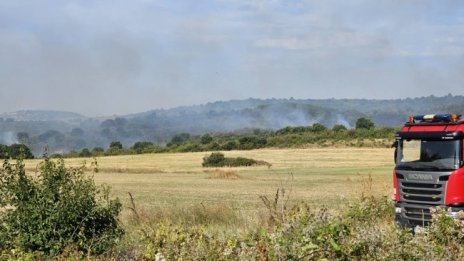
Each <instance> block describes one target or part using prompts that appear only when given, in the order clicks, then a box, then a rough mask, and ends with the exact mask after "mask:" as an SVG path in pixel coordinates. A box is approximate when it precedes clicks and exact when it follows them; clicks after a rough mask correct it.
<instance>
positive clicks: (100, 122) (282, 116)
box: [0, 95, 464, 154]
mask: <svg viewBox="0 0 464 261" xmlns="http://www.w3.org/2000/svg"><path fill="white" fill-rule="evenodd" d="M447 112H456V113H464V96H452V95H447V96H444V97H435V96H429V97H421V98H406V99H396V100H367V99H341V100H337V99H325V100H316V99H265V100H264V99H251V98H250V99H247V100H232V101H219V102H214V103H208V104H204V105H197V106H184V107H178V108H173V109H167V110H163V109H158V110H152V111H147V112H142V113H137V114H131V115H125V116H119V117H105V118H87V117H84V116H82V115H79V114H77V113H72V112H60V111H20V112H13V113H4V114H1V115H0V143H3V144H11V143H16V142H21V143H25V144H26V145H29V146H30V147H31V148H32V150H33V152H34V153H35V154H40V153H41V152H42V151H43V148H44V147H45V146H48V148H49V151H50V152H67V151H71V150H76V151H78V150H81V149H82V148H85V147H87V148H93V147H103V148H107V147H108V145H109V143H110V142H112V141H116V140H117V141H121V142H122V143H123V145H124V146H131V145H132V144H133V143H135V142H137V141H151V142H154V143H156V144H160V145H162V144H165V143H166V142H167V141H168V140H169V139H170V138H171V137H173V136H174V135H175V134H178V133H184V132H185V133H189V134H191V135H198V134H202V133H206V132H209V133H218V132H220V133H224V132H247V131H252V130H253V129H274V130H275V129H280V128H284V127H287V126H308V125H312V124H313V123H316V122H317V123H322V124H324V125H326V126H327V127H332V126H333V125H334V124H343V125H345V126H346V127H348V128H349V127H353V126H354V123H355V122H356V120H357V119H358V118H359V117H368V118H370V119H372V120H373V121H374V122H375V124H376V125H377V126H400V125H402V124H403V122H405V121H406V119H407V117H408V115H410V114H429V113H447Z"/></svg>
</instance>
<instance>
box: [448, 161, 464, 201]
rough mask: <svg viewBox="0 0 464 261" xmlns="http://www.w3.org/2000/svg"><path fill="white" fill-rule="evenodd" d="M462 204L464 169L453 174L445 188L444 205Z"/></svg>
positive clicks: (463, 197) (463, 196)
mask: <svg viewBox="0 0 464 261" xmlns="http://www.w3.org/2000/svg"><path fill="white" fill-rule="evenodd" d="M455 203H464V169H462V168H461V169H458V170H456V171H455V172H453V173H452V174H451V175H450V176H449V179H448V185H447V186H446V198H445V204H446V205H451V204H455Z"/></svg>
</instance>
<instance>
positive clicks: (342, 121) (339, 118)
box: [337, 114, 351, 129]
mask: <svg viewBox="0 0 464 261" xmlns="http://www.w3.org/2000/svg"><path fill="white" fill-rule="evenodd" d="M337 124H341V125H344V126H345V127H347V128H348V129H351V124H350V123H349V122H348V120H346V118H345V117H344V116H343V115H341V114H337Z"/></svg>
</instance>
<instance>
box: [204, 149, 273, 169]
mask: <svg viewBox="0 0 464 261" xmlns="http://www.w3.org/2000/svg"><path fill="white" fill-rule="evenodd" d="M258 163H261V164H262V165H266V164H267V162H266V163H265V162H264V161H260V162H258V161H256V160H254V159H248V158H242V157H238V158H226V157H224V154H222V153H220V152H213V153H211V155H209V156H206V157H204V158H203V164H202V166H203V167H225V166H227V167H241V166H245V167H247V166H253V165H257V164H258Z"/></svg>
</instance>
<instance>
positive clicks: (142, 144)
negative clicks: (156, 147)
mask: <svg viewBox="0 0 464 261" xmlns="http://www.w3.org/2000/svg"><path fill="white" fill-rule="evenodd" d="M149 148H153V143H152V142H149V141H139V142H136V143H134V146H132V148H131V149H133V150H135V151H136V152H137V153H143V152H144V151H146V150H148V149H149Z"/></svg>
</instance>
